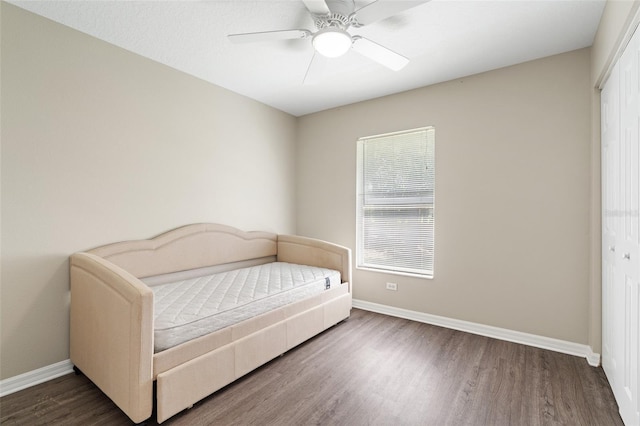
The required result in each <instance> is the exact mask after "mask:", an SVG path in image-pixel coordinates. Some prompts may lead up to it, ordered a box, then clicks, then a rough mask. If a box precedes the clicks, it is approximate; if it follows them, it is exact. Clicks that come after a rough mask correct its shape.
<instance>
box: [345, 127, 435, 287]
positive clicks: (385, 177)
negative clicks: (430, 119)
mask: <svg viewBox="0 0 640 426" xmlns="http://www.w3.org/2000/svg"><path fill="white" fill-rule="evenodd" d="M434 154H435V130H434V129H433V127H425V128H421V129H414V130H408V131H404V132H397V133H391V134H385V135H379V136H371V137H365V138H361V139H359V140H358V166H357V173H358V176H357V185H358V188H357V197H358V200H357V253H356V259H357V263H356V266H357V267H360V268H370V269H379V270H384V271H390V272H400V273H408V274H416V275H420V276H427V277H432V276H433V260H434V238H433V236H434V235H433V234H434V195H435V191H434V189H435V157H434Z"/></svg>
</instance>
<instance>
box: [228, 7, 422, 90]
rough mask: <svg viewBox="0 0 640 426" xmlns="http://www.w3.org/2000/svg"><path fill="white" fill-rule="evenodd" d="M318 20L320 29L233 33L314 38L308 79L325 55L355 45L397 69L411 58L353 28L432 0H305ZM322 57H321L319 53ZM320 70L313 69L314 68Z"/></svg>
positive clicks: (236, 39)
mask: <svg viewBox="0 0 640 426" xmlns="http://www.w3.org/2000/svg"><path fill="white" fill-rule="evenodd" d="M302 1H303V3H304V5H305V6H306V8H307V10H308V11H309V12H310V13H311V16H312V18H313V20H314V22H315V25H316V29H317V31H315V32H312V31H310V30H307V29H294V30H278V31H263V32H253V33H241V34H230V35H228V36H227V37H228V38H229V40H230V41H232V42H233V43H252V42H258V41H277V40H292V39H306V38H311V44H312V45H313V47H314V49H315V53H314V57H313V59H312V60H311V64H310V65H309V68H308V69H307V73H306V75H305V82H307V81H308V80H309V76H310V74H318V73H319V72H320V71H319V69H320V68H321V66H322V64H323V63H324V59H323V58H337V57H339V56H342V55H344V54H345V53H347V52H348V51H349V50H351V49H353V50H354V51H356V52H357V53H359V54H361V55H363V56H365V57H367V58H369V59H371V60H373V61H375V62H377V63H379V64H381V65H384V66H385V67H387V68H390V69H392V70H394V71H398V70H400V69H402V68H404V67H405V66H406V65H407V64H408V63H409V59H408V58H406V57H405V56H402V55H401V54H399V53H397V52H394V51H393V50H391V49H388V48H386V47H384V46H382V45H380V44H378V43H376V42H375V41H372V40H369V39H367V38H365V37H361V36H359V35H351V34H350V33H349V32H348V30H349V29H350V28H360V27H362V26H365V25H369V24H372V23H374V22H377V21H380V20H382V19H385V18H388V17H391V16H393V15H395V14H397V13H400V12H403V11H405V10H408V9H411V8H413V7H416V6H419V5H421V4H423V3H426V2H428V1H429V0H413V1H404V0H376V1H373V2H372V3H369V4H367V5H366V6H364V7H362V8H360V9H358V10H355V3H354V0H302ZM318 54H319V55H320V57H319V55H318ZM314 68H316V71H315V72H313V69H314Z"/></svg>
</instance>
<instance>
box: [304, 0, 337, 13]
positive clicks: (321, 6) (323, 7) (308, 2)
mask: <svg viewBox="0 0 640 426" xmlns="http://www.w3.org/2000/svg"><path fill="white" fill-rule="evenodd" d="M302 1H303V2H304V5H305V6H306V7H307V9H308V10H309V12H311V13H313V14H314V15H328V14H330V13H331V11H330V10H329V6H327V3H325V1H324V0H302Z"/></svg>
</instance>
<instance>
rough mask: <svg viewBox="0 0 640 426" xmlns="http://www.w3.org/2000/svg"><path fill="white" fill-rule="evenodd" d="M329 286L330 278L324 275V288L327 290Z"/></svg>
mask: <svg viewBox="0 0 640 426" xmlns="http://www.w3.org/2000/svg"><path fill="white" fill-rule="evenodd" d="M330 288H331V280H330V279H329V277H324V289H325V290H329V289H330Z"/></svg>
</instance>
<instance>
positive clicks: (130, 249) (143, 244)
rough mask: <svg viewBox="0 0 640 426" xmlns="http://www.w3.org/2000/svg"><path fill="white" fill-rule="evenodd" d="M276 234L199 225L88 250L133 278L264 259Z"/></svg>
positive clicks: (274, 247)
mask: <svg viewBox="0 0 640 426" xmlns="http://www.w3.org/2000/svg"><path fill="white" fill-rule="evenodd" d="M277 241H278V236H277V234H273V233H269V232H256V231H254V232H245V231H241V230H239V229H236V228H233V227H231V226H226V225H219V224H212V223H201V224H194V225H187V226H183V227H181V228H177V229H174V230H171V231H168V232H165V233H164V234H161V235H158V236H157V237H154V238H151V239H148V240H136V241H124V242H119V243H113V244H108V245H105V246H102V247H97V248H95V249H93V250H89V253H91V254H95V255H96V256H100V257H102V258H103V259H105V260H108V261H109V262H111V263H113V264H115V265H117V266H119V267H121V268H123V269H124V270H126V271H127V272H129V273H131V274H132V275H134V276H135V277H136V278H144V277H149V276H153V275H160V274H166V273H170V272H176V271H186V270H189V269H196V268H203V267H207V266H215V265H221V264H224V263H231V262H239V261H243V260H249V259H256V258H261V257H267V256H275V255H276V254H277V250H278V245H277Z"/></svg>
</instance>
